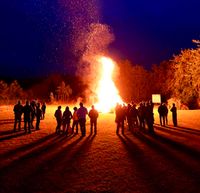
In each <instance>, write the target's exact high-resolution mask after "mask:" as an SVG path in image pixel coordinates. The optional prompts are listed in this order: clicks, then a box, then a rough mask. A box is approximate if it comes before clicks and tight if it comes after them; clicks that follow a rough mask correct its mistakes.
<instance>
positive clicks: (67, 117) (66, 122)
mask: <svg viewBox="0 0 200 193" xmlns="http://www.w3.org/2000/svg"><path fill="white" fill-rule="evenodd" d="M71 119H72V113H71V111H70V110H69V107H68V106H67V107H66V108H65V111H64V112H63V117H62V124H63V133H66V134H68V132H69V129H70V122H71Z"/></svg>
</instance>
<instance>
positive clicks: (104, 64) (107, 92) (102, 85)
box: [95, 57, 123, 113]
mask: <svg viewBox="0 0 200 193" xmlns="http://www.w3.org/2000/svg"><path fill="white" fill-rule="evenodd" d="M98 62H99V64H100V68H101V78H100V81H99V84H98V87H97V92H96V93H97V99H98V102H97V104H95V106H96V108H97V109H98V110H99V111H100V112H104V113H106V112H110V111H111V110H112V109H113V108H114V107H115V106H116V104H117V103H122V102H123V101H122V99H121V97H120V95H119V92H118V90H117V88H116V86H115V84H114V82H113V79H112V77H113V73H114V69H115V65H116V64H115V62H114V61H113V60H112V59H111V58H107V57H100V58H99V60H98Z"/></svg>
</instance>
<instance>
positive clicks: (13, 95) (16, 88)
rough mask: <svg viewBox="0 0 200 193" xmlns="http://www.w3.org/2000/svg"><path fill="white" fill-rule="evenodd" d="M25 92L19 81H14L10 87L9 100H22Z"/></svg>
mask: <svg viewBox="0 0 200 193" xmlns="http://www.w3.org/2000/svg"><path fill="white" fill-rule="evenodd" d="M23 97H24V92H23V89H22V88H21V86H20V85H19V83H18V82H17V80H14V81H13V82H12V83H11V84H10V86H9V99H11V100H12V99H22V98H23Z"/></svg>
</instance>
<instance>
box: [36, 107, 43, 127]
mask: <svg viewBox="0 0 200 193" xmlns="http://www.w3.org/2000/svg"><path fill="white" fill-rule="evenodd" d="M35 116H36V126H35V127H36V130H39V129H40V119H41V118H42V109H41V108H40V103H37V106H36V111H35Z"/></svg>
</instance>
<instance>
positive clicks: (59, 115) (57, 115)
mask: <svg viewBox="0 0 200 193" xmlns="http://www.w3.org/2000/svg"><path fill="white" fill-rule="evenodd" d="M54 116H55V118H56V121H57V126H56V133H60V128H61V125H62V111H61V106H58V109H57V110H56V111H55V114H54Z"/></svg>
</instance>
